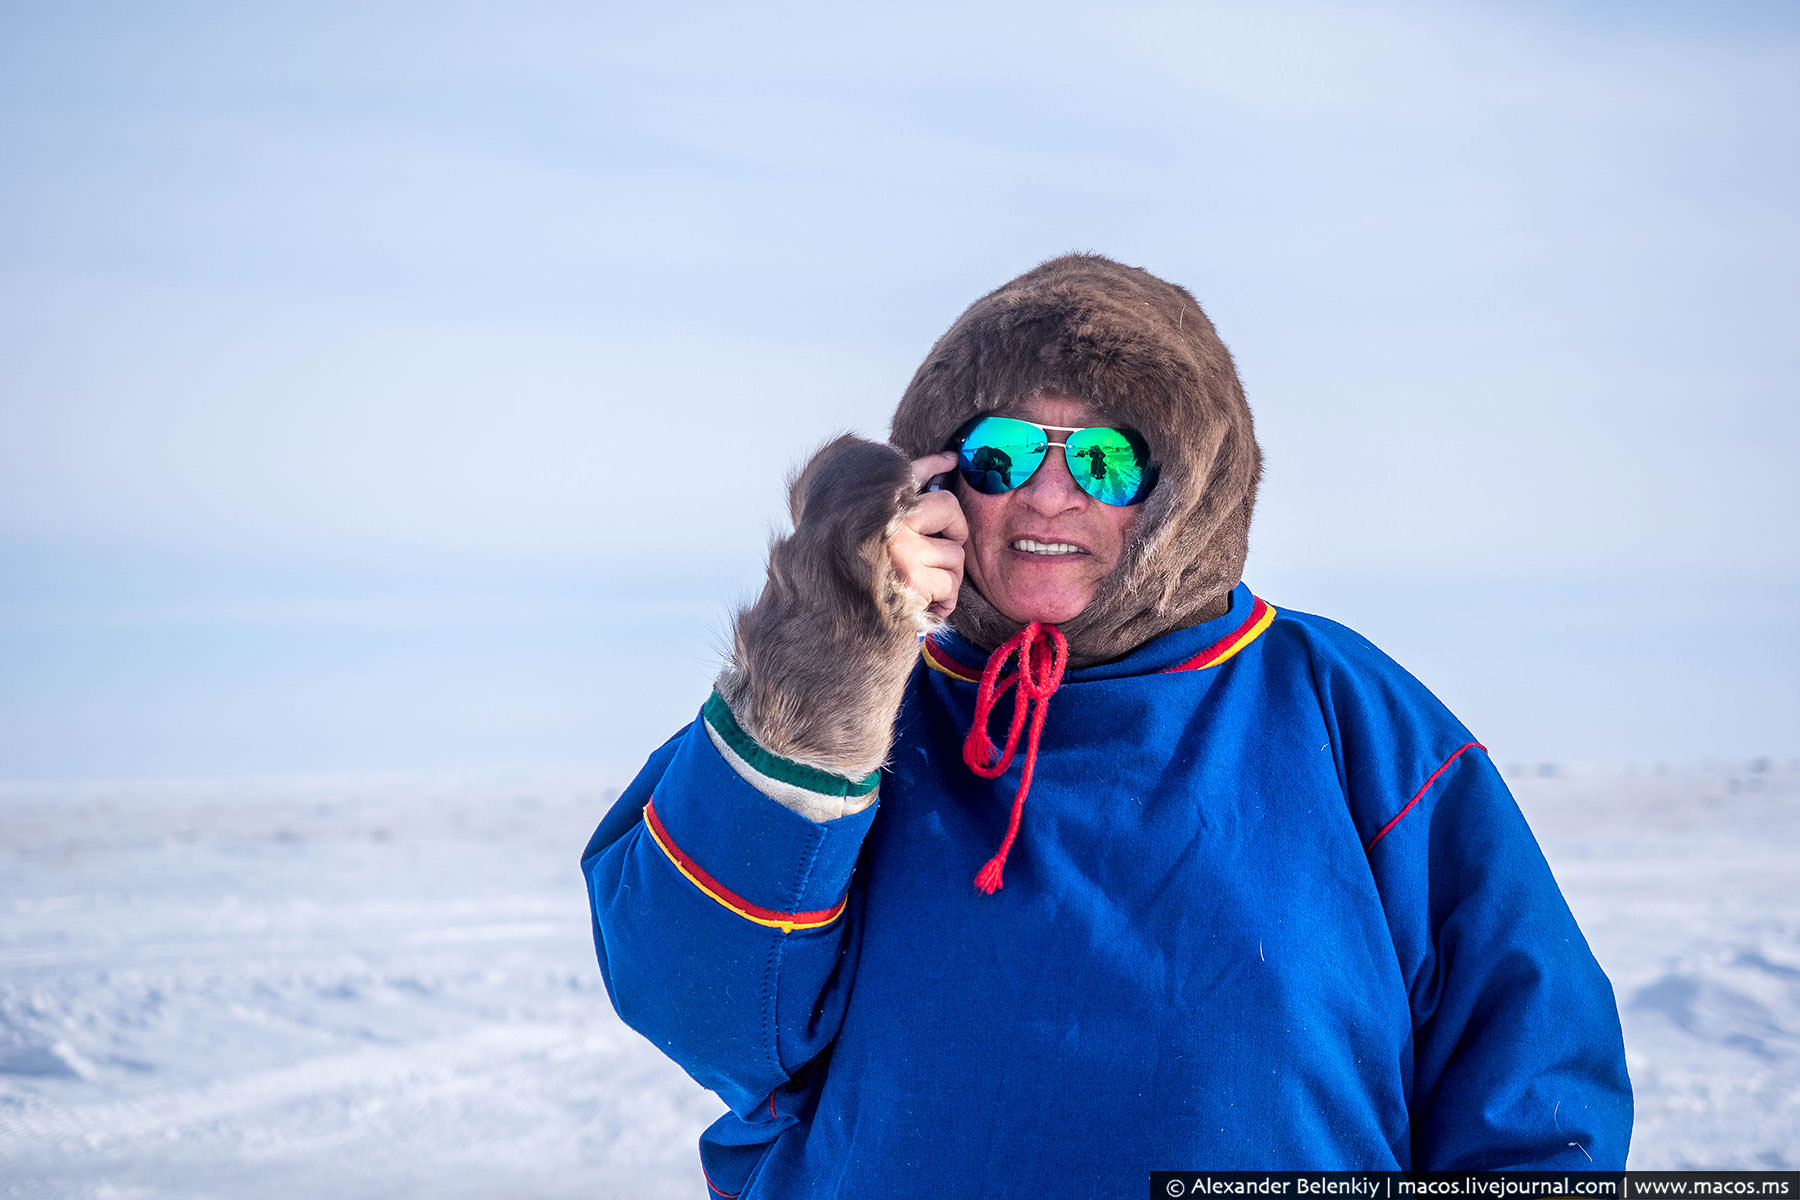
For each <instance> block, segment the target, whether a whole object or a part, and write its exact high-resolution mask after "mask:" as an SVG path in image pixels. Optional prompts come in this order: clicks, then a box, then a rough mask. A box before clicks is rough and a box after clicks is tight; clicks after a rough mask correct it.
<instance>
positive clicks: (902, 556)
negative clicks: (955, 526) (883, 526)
mask: <svg viewBox="0 0 1800 1200" xmlns="http://www.w3.org/2000/svg"><path fill="white" fill-rule="evenodd" d="M902 536H907V535H902ZM895 541H896V542H899V544H898V545H896V546H895V547H894V552H893V559H894V567H895V569H896V570H898V571H901V572H903V573H904V572H905V571H907V570H908V569H909V568H915V567H916V568H925V569H932V568H935V569H941V570H946V571H957V572H960V571H961V570H962V568H963V548H962V544H961V543H960V542H953V541H951V540H950V539H949V538H941V537H922V536H920V535H918V534H912V535H910V537H908V540H906V541H904V542H900V540H899V539H898V538H896V539H895Z"/></svg>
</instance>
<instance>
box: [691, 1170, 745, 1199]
mask: <svg viewBox="0 0 1800 1200" xmlns="http://www.w3.org/2000/svg"><path fill="white" fill-rule="evenodd" d="M700 1178H702V1179H704V1180H706V1186H707V1187H708V1188H709V1189H711V1191H712V1194H713V1195H715V1196H723V1197H725V1200H737V1197H738V1196H739V1195H741V1193H739V1192H726V1191H721V1190H719V1185H718V1184H716V1183H714V1182H713V1181H712V1176H711V1175H708V1174H707V1173H706V1168H705V1167H704V1166H702V1167H701V1168H700Z"/></svg>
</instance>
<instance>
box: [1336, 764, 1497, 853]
mask: <svg viewBox="0 0 1800 1200" xmlns="http://www.w3.org/2000/svg"><path fill="white" fill-rule="evenodd" d="M1464 750H1480V751H1481V752H1482V753H1484V754H1485V753H1486V752H1487V747H1486V746H1484V745H1482V744H1481V743H1480V742H1466V743H1464V744H1463V745H1461V746H1458V747H1457V748H1456V753H1454V754H1452V755H1451V756H1450V757H1449V758H1446V759H1445V760H1444V765H1443V766H1441V767H1439V768H1438V769H1437V770H1435V771H1433V772H1432V773H1431V778H1430V779H1427V780H1426V781H1425V782H1424V783H1423V784H1421V785H1420V786H1419V790H1418V791H1416V792H1414V793H1413V798H1412V799H1411V800H1408V801H1407V802H1406V807H1405V808H1403V809H1401V810H1400V811H1399V812H1397V813H1395V814H1394V819H1393V820H1391V821H1389V822H1388V823H1387V824H1386V825H1383V826H1382V827H1381V832H1380V833H1378V834H1376V835H1375V836H1374V837H1372V838H1370V839H1369V844H1368V845H1366V846H1364V847H1363V853H1364V854H1367V853H1368V852H1369V851H1371V850H1373V849H1374V848H1375V843H1376V842H1379V841H1380V840H1381V839H1382V838H1384V837H1386V836H1387V835H1388V831H1389V830H1391V829H1392V828H1393V827H1394V826H1396V825H1398V824H1399V823H1400V818H1401V817H1404V816H1405V815H1406V814H1407V813H1409V812H1411V811H1412V810H1413V805H1415V804H1417V803H1418V802H1419V801H1420V800H1421V799H1422V798H1423V797H1424V795H1425V793H1426V792H1428V791H1430V790H1431V785H1432V784H1434V783H1436V782H1437V781H1438V777H1439V776H1440V775H1442V774H1443V773H1444V772H1445V771H1448V770H1449V769H1450V764H1451V763H1453V762H1455V761H1456V760H1457V759H1458V758H1461V757H1462V752H1463V751H1464Z"/></svg>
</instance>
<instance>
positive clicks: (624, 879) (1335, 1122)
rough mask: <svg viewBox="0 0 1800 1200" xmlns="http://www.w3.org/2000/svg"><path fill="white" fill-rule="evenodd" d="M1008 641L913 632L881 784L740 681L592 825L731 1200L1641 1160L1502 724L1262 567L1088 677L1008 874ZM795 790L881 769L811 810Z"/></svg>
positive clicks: (1602, 997)
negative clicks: (754, 713) (990, 649)
mask: <svg viewBox="0 0 1800 1200" xmlns="http://www.w3.org/2000/svg"><path fill="white" fill-rule="evenodd" d="M983 659H984V656H983V655H982V654H981V652H980V651H978V650H976V649H974V648H973V647H972V646H970V645H969V644H968V643H966V642H964V641H962V640H961V639H959V638H957V637H956V636H955V635H954V634H948V633H945V634H939V635H937V636H936V637H935V638H933V639H932V640H931V641H928V642H927V643H925V644H924V645H923V646H922V653H921V663H920V666H919V668H918V669H917V670H916V671H915V673H914V676H913V678H912V681H911V683H910V684H909V686H908V689H907V694H906V698H905V701H904V704H903V706H902V708H901V711H900V715H899V718H898V722H897V725H896V740H895V746H894V750H893V753H892V755H891V758H890V760H889V765H888V766H887V767H886V768H884V769H883V770H882V771H881V772H879V777H878V778H877V777H875V776H871V777H869V778H867V779H863V780H851V779H845V778H841V777H836V776H831V775H827V774H825V773H824V772H820V771H817V770H815V769H812V768H809V767H805V766H802V765H800V764H796V763H792V762H788V761H786V760H783V759H779V758H776V757H775V756H773V755H771V754H769V753H768V752H767V751H766V750H765V749H763V748H762V747H760V746H758V745H757V744H756V743H755V742H754V741H753V740H751V739H750V738H749V736H748V735H747V734H746V733H745V732H744V731H743V730H742V729H741V728H740V727H739V726H738V724H737V722H736V721H735V720H734V719H733V717H732V715H731V713H730V710H729V709H728V708H727V707H726V706H725V704H724V702H723V701H722V700H721V699H720V698H719V697H718V696H717V695H715V696H714V697H713V698H712V699H711V700H710V701H709V702H708V704H707V706H706V707H705V708H704V709H703V710H702V712H701V715H700V718H699V719H698V720H696V721H695V722H694V723H693V724H692V725H690V726H689V727H688V728H686V729H684V730H683V731H682V732H680V733H678V734H677V735H676V736H675V737H674V738H672V739H671V740H670V741H669V742H668V743H667V744H665V745H664V746H663V747H662V748H661V749H660V750H658V751H657V752H656V753H655V754H654V755H653V756H652V757H651V759H650V761H649V762H648V764H646V766H645V767H644V769H643V771H642V772H641V773H640V774H639V776H638V777H637V778H636V780H634V781H633V783H632V784H631V786H630V787H629V788H627V789H626V791H625V792H624V793H623V794H622V795H621V796H620V798H619V801H618V803H617V805H616V806H615V807H614V809H613V810H612V812H611V813H610V814H609V815H608V816H607V817H606V819H605V820H604V821H603V822H602V823H601V825H600V828H599V829H598V831H597V832H596V833H595V835H594V837H593V839H592V841H591V842H590V843H589V844H588V847H587V849H586V851H585V853H584V855H583V859H582V868H583V871H584V872H585V874H586V876H587V882H588V888H589V893H590V900H591V909H592V912H593V915H594V930H595V944H596V947H597V949H598V953H599V958H600V966H601V970H602V972H603V974H604V976H605V979H606V985H607V989H608V992H609V994H610V995H611V997H612V999H613V1003H614V1005H615V1006H616V1007H617V1009H618V1011H619V1013H620V1015H621V1016H622V1017H623V1018H624V1019H625V1020H626V1021H627V1022H628V1023H629V1024H631V1025H632V1026H633V1027H634V1028H636V1029H638V1030H639V1031H640V1032H642V1033H643V1034H644V1036H646V1037H647V1038H649V1039H650V1040H651V1041H652V1042H654V1043H655V1044H656V1045H657V1046H658V1047H659V1048H661V1049H662V1050H663V1051H664V1052H665V1053H666V1054H668V1055H669V1056H670V1057H671V1058H673V1059H674V1060H675V1061H676V1062H678V1063H679V1064H681V1066H682V1067H683V1068H685V1069H686V1070H687V1072H688V1073H689V1074H690V1075H692V1076H693V1077H694V1078H695V1079H696V1080H698V1081H699V1082H700V1083H701V1084H703V1085H705V1086H706V1087H708V1088H710V1089H712V1090H713V1091H715V1092H716V1093H718V1095H719V1096H720V1098H721V1099H722V1100H724V1102H725V1103H726V1105H727V1106H728V1107H729V1109H730V1111H729V1112H728V1113H727V1114H726V1115H725V1116H723V1117H721V1118H720V1119H719V1121H718V1122H717V1123H716V1124H714V1125H713V1126H712V1128H711V1129H709V1130H708V1131H707V1132H706V1134H705V1135H704V1137H703V1138H702V1141H701V1158H702V1165H703V1167H704V1171H705V1176H706V1180H707V1184H708V1185H709V1186H710V1188H711V1190H712V1193H713V1194H715V1195H719V1196H743V1197H746V1198H747V1200H748V1198H753V1197H783V1198H790V1197H852V1196H855V1197H866V1196H881V1197H914V1196H916V1197H933V1198H938V1197H956V1196H970V1197H983V1198H989V1200H1003V1198H1008V1197H1032V1198H1034V1200H1035V1198H1039V1197H1044V1196H1083V1197H1088V1196H1092V1197H1111V1196H1119V1197H1126V1196H1129V1197H1132V1198H1133V1200H1136V1198H1137V1197H1140V1196H1142V1195H1143V1189H1144V1188H1145V1186H1146V1183H1147V1175H1148V1172H1150V1171H1152V1170H1188V1169H1230V1168H1248V1169H1295V1168H1299V1169H1335V1168H1356V1169H1396V1168H1398V1169H1419V1170H1425V1169H1461V1168H1518V1167H1537V1168H1577V1169H1590V1168H1611V1169H1618V1168H1622V1167H1623V1166H1624V1162H1625V1155H1626V1149H1627V1144H1628V1141H1629V1138H1630V1130H1631V1092H1630V1085H1629V1083H1628V1081H1627V1078H1626V1071H1625V1060H1624V1053H1623V1046H1622V1042H1621V1036H1620V1029H1619V1020H1618V1013H1617V1009H1616V1007H1615V1005H1614V1001H1613V996H1612V990H1611V987H1610V986H1609V984H1608V982H1607V980H1606V977H1605V975H1604V974H1602V972H1601V970H1600V968H1599V966H1598V965H1597V964H1596V962H1595V961H1594V957H1593V955H1592V953H1591V952H1590V951H1589V949H1588V946H1587V943H1586V942H1585V940H1584V939H1583V938H1582V935H1581V931H1580V930H1579V929H1578V928H1577V927H1576V924H1575V921H1574V919H1573V918H1572V917H1571V916H1570V913H1569V909H1568V906H1567V905H1566V904H1565V903H1564V901H1563V898H1562V895H1561V894H1560V892H1559V891H1558V890H1557V886H1556V883H1555V881H1554V880H1553V879H1552V878H1551V875H1550V871H1549V868H1548V867H1547V866H1546V864H1545V862H1544V858H1543V855H1542V853H1541V852H1540V851H1539V849H1538V846H1537V843H1536V842H1535V840H1534V839H1533V837H1532V834H1531V831H1530V829H1529V828H1528V827H1527V825H1526V823H1525V820H1524V818H1523V817H1522V816H1521V815H1520V813H1519V810H1518V808H1517V806H1516V805H1515V804H1514V802H1513V800H1512V798H1511V796H1510V795H1509V794H1508V792H1507V789H1506V785H1505V784H1504V782H1503V781H1502V780H1501V778H1500V775H1499V773H1498V772H1497V771H1496V770H1495V768H1494V766H1493V764H1492V762H1491V761H1490V760H1489V758H1488V755H1487V753H1486V751H1485V750H1484V749H1483V747H1482V746H1481V745H1480V744H1479V743H1477V742H1476V740H1475V738H1474V737H1473V736H1472V735H1471V734H1470V733H1469V731H1468V730H1467V729H1465V728H1464V727H1463V726H1462V724H1461V723H1460V722H1458V721H1457V720H1456V718H1455V717H1453V716H1452V715H1451V714H1450V713H1449V712H1448V711H1447V710H1446V709H1445V708H1444V706H1443V705H1442V704H1441V703H1440V702H1439V701H1438V700H1437V699H1436V698H1435V697H1434V696H1433V695H1432V694H1431V693H1430V692H1429V691H1427V690H1426V689H1425V688H1424V686H1422V685H1421V684H1420V683H1419V682H1418V681H1417V680H1415V679H1413V678H1412V676H1410V675H1408V674H1407V673H1406V672H1405V671H1404V670H1402V669H1401V668H1400V667H1399V666H1397V665H1396V664H1395V663H1394V662H1393V661H1392V660H1390V659H1389V658H1387V657H1386V656H1385V655H1383V654H1382V653H1381V652H1380V651H1379V650H1377V649H1376V648H1375V647H1374V646H1372V645H1371V644H1369V643H1368V642H1367V641H1366V640H1364V639H1363V638H1361V637H1360V636H1358V635H1357V634H1356V633H1354V632H1352V631H1351V630H1349V629H1346V628H1345V627H1343V626H1341V625H1338V624H1336V623H1334V622H1332V621H1328V620H1324V619H1322V618H1319V617H1314V616H1308V615H1304V614H1300V613H1294V612H1288V611H1277V610H1276V609H1274V608H1272V607H1271V606H1269V605H1268V604H1266V603H1265V602H1263V601H1262V600H1260V599H1258V598H1256V597H1254V596H1252V595H1251V593H1250V590H1249V589H1248V588H1247V587H1246V586H1244V585H1241V584H1240V585H1239V586H1238V587H1237V588H1236V589H1235V590H1234V591H1233V593H1232V596H1231V607H1230V610H1229V611H1228V612H1227V613H1226V614H1224V615H1223V616H1220V617H1218V618H1217V619H1215V620H1212V621H1208V622H1206V623H1204V624H1202V625H1199V626H1196V627H1194V628H1190V629H1186V630H1182V631H1179V632H1177V633H1174V634H1171V635H1168V636H1166V637H1162V638H1159V639H1157V640H1155V641H1152V642H1150V643H1149V644H1147V645H1144V646H1142V647H1140V648H1139V649H1138V650H1136V651H1134V652H1132V653H1131V654H1129V655H1127V656H1126V657H1125V658H1123V659H1121V660H1119V661H1116V662H1111V663H1106V664H1103V665H1100V666H1093V667H1088V668H1084V669H1077V670H1071V671H1069V672H1068V673H1067V675H1066V676H1065V678H1064V680H1063V682H1062V685H1061V687H1060V689H1059V690H1057V691H1056V692H1055V694H1054V695H1053V696H1052V697H1051V699H1050V700H1049V704H1048V713H1047V718H1046V723H1045V725H1044V728H1043V733H1042V740H1041V745H1040V747H1039V750H1038V753H1037V755H1036V761H1035V778H1034V780H1033V782H1032V785H1031V788H1030V792H1029V797H1028V800H1027V801H1026V803H1025V806H1024V809H1023V814H1022V818H1021V821H1020V825H1019V832H1018V836H1017V841H1016V844H1015V845H1014V846H1013V847H1012V849H1011V852H1010V855H1009V856H1008V859H1007V863H1006V869H1005V881H1004V886H1003V887H1002V888H1001V889H1000V890H998V891H997V892H995V893H994V894H992V895H988V894H984V893H983V892H982V891H980V890H978V889H977V888H976V887H975V886H974V885H973V883H972V882H971V881H972V879H973V877H974V876H975V874H976V872H977V871H978V869H979V868H980V867H981V866H982V864H983V863H984V862H985V861H987V859H988V858H989V856H990V855H992V854H993V852H994V850H995V847H996V846H998V845H999V844H1000V842H1001V840H1002V837H1003V835H1004V833H1005V830H1006V827H1007V821H1008V816H1009V813H1010V810H1011V807H1012V802H1013V798H1014V794H1015V791H1016V790H1017V788H1018V783H1019V778H1018V777H1019V772H1020V770H1021V769H1022V768H1023V763H1022V762H1017V761H1016V762H1015V763H1014V764H1013V765H1012V767H1011V768H1010V769H1009V770H1008V771H1007V772H1006V773H1005V774H1003V775H1002V776H1000V777H999V778H997V779H993V780H989V779H984V778H980V777H978V776H976V775H975V774H973V773H972V772H971V771H970V770H969V768H968V767H967V766H965V764H964V761H963V758H962V753H961V749H962V744H963V739H964V735H965V733H966V731H967V730H968V728H969V727H970V723H971V721H972V719H973V716H974V705H975V695H976V683H975V680H976V679H977V678H978V676H979V674H980V671H981V668H982V665H983ZM1014 695H1015V696H1016V692H1015V693H1014ZM1013 702H1015V701H1014V700H1012V699H1011V698H1009V699H1008V700H1006V701H1003V702H1002V703H1001V705H1000V707H999V709H998V710H997V712H996V720H997V721H1002V720H1003V719H1004V718H1005V716H1006V715H1007V710H1008V708H1009V706H1010V704H1011V703H1013ZM781 787H787V788H793V787H800V788H805V789H810V790H812V791H815V792H817V793H819V794H820V795H825V796H831V795H836V796H850V797H856V796H858V795H863V794H867V793H869V792H871V791H874V790H877V789H878V800H877V802H876V803H874V804H873V805H870V806H868V807H866V808H864V809H862V810H861V811H860V812H855V813H853V814H852V815H848V816H843V817H840V818H837V819H835V820H829V821H822V822H821V821H814V820H810V819H808V818H807V817H804V816H801V815H800V814H799V813H798V812H796V811H794V810H793V809H792V808H791V807H789V806H786V805H784V804H781V803H777V802H776V801H775V800H773V799H771V798H770V796H769V794H767V793H768V792H770V791H779V790H780V788H781Z"/></svg>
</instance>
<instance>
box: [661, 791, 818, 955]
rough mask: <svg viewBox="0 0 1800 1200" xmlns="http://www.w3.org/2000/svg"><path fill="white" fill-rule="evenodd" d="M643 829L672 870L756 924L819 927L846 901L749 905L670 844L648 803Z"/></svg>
mask: <svg viewBox="0 0 1800 1200" xmlns="http://www.w3.org/2000/svg"><path fill="white" fill-rule="evenodd" d="M644 829H645V830H646V831H647V832H648V833H649V834H650V840H651V841H653V842H655V843H656V846H657V849H659V850H661V851H662V852H663V854H664V855H665V856H666V857H667V858H668V860H669V862H670V863H672V864H674V867H675V869H676V870H677V871H680V872H681V874H682V876H683V877H684V878H686V879H687V881H688V882H689V883H691V884H693V885H694V886H695V887H697V888H699V889H700V891H701V892H703V893H704V894H705V895H706V896H707V897H708V898H710V899H711V900H713V901H714V902H716V903H717V904H719V905H720V907H722V908H727V909H730V910H731V911H732V912H734V913H736V914H737V915H738V916H740V917H742V918H744V920H746V921H754V922H755V923H756V924H758V925H763V926H766V927H767V928H770V929H779V930H780V931H781V932H783V933H792V932H794V930H796V929H823V928H824V927H825V926H827V925H829V924H831V923H832V922H833V921H835V920H837V919H838V918H839V917H841V916H843V915H844V906H845V905H846V904H847V903H849V899H850V898H849V897H848V896H846V897H844V899H842V900H839V901H838V902H837V903H836V904H834V905H833V906H832V907H830V908H827V909H822V910H820V911H818V912H802V913H783V912H777V911H775V910H774V909H769V908H764V907H762V906H761V905H760V904H752V903H750V901H748V900H746V899H744V898H743V897H742V896H740V895H738V894H737V893H736V892H734V891H732V890H731V889H730V888H728V887H726V886H725V885H724V884H722V883H720V882H719V881H718V880H716V879H714V878H713V877H712V876H710V875H708V874H707V873H706V872H705V871H703V870H701V869H700V865H699V864H698V863H696V862H694V860H693V859H691V858H689V857H688V856H687V855H685V854H683V853H682V852H681V851H679V850H677V849H676V848H675V845H674V843H673V842H672V841H670V840H669V837H668V830H666V829H664V828H663V824H662V819H661V818H660V817H658V816H657V815H656V810H655V808H653V807H652V806H651V805H649V804H646V805H645V806H644Z"/></svg>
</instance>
